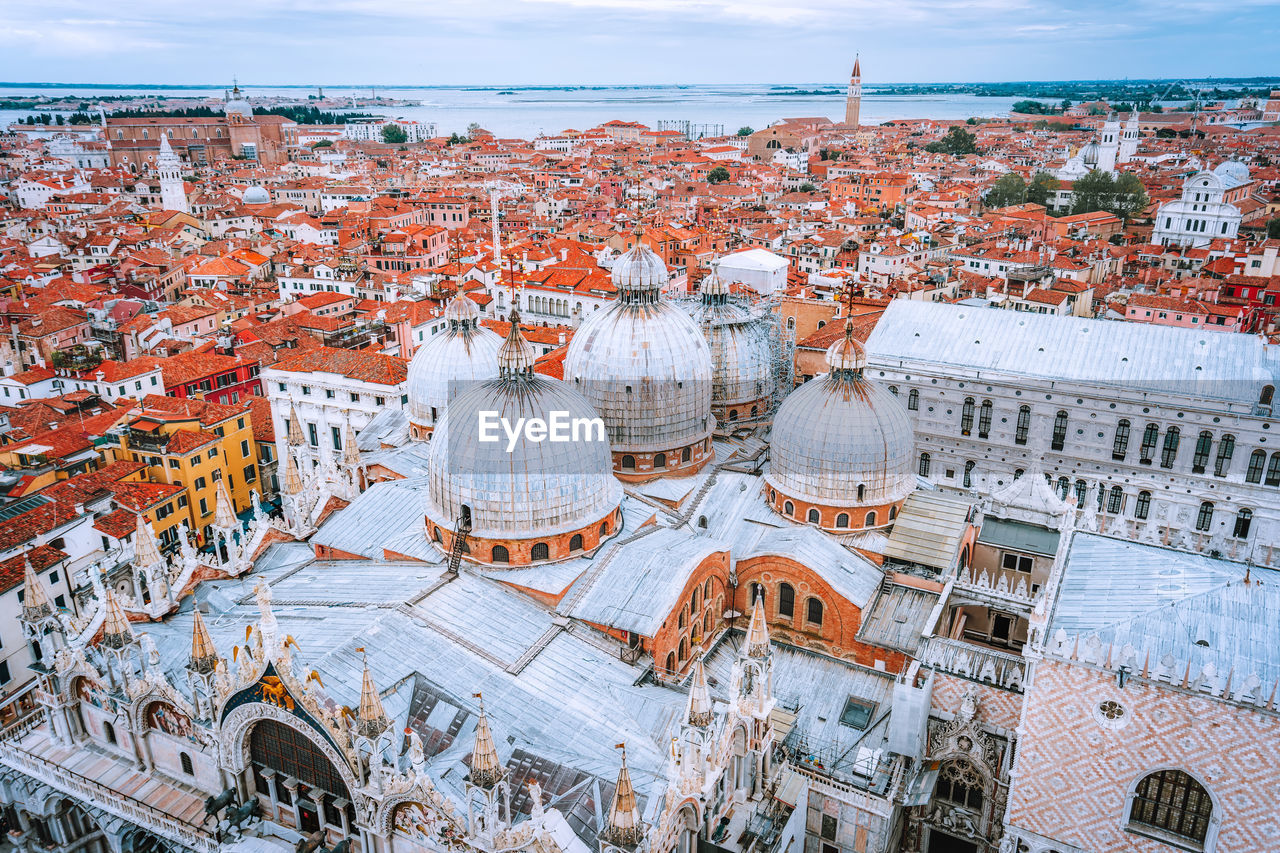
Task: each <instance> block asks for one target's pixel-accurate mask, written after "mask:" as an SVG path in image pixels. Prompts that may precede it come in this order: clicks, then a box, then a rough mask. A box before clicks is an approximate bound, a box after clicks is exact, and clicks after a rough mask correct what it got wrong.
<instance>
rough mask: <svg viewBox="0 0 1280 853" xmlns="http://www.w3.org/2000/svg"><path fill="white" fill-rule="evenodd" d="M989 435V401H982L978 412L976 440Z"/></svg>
mask: <svg viewBox="0 0 1280 853" xmlns="http://www.w3.org/2000/svg"><path fill="white" fill-rule="evenodd" d="M989 435H991V401H990V400H983V401H982V407H981V408H980V409H979V410H978V438H986V437H987V436H989Z"/></svg>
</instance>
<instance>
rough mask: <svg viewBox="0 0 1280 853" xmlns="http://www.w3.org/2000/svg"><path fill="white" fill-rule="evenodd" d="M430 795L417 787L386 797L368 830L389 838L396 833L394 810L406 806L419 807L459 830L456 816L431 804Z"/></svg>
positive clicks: (428, 791) (425, 790)
mask: <svg viewBox="0 0 1280 853" xmlns="http://www.w3.org/2000/svg"><path fill="white" fill-rule="evenodd" d="M431 794H432V791H430V790H428V789H426V788H423V787H422V786H421V785H418V786H415V787H414V788H411V789H410V790H408V791H405V792H404V793H402V794H396V795H393V796H390V797H387V798H386V799H384V800H383V801H382V802H381V803H380V804H379V805H378V811H377V814H376V815H375V816H374V819H373V825H372V826H371V827H370V830H371V831H372V832H373V833H374V834H375V835H379V836H381V837H383V838H387V837H389V836H390V835H391V834H392V833H393V832H395V831H396V825H395V821H396V809H398V808H400V807H401V806H407V805H417V806H421V807H422V809H423V811H425V812H427V813H428V814H430V815H434V816H436V818H437V819H439V820H440V821H441V822H442V823H448V824H451V825H453V826H454V828H455V829H461V827H460V826H459V825H458V822H457V818H456V816H454V815H452V814H449V813H448V812H446V811H445V810H443V809H442V808H441V807H440V806H439V805H437V804H436V803H433V802H432V796H431ZM441 802H444V800H441Z"/></svg>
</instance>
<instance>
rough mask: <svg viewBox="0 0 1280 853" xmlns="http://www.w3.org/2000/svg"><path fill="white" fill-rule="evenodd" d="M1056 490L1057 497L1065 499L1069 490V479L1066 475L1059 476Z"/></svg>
mask: <svg viewBox="0 0 1280 853" xmlns="http://www.w3.org/2000/svg"><path fill="white" fill-rule="evenodd" d="M1056 491H1057V493H1058V497H1059V498H1061V499H1062V500H1064V501H1065V500H1066V499H1067V493H1068V492H1070V491H1071V481H1070V480H1068V479H1067V478H1066V477H1059V478H1058V487H1057V489H1056Z"/></svg>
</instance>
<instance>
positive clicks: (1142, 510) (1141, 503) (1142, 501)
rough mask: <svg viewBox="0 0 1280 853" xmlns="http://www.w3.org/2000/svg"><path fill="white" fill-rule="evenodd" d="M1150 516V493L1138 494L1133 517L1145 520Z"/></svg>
mask: <svg viewBox="0 0 1280 853" xmlns="http://www.w3.org/2000/svg"><path fill="white" fill-rule="evenodd" d="M1150 514H1151V493H1150V492H1146V491H1143V492H1138V502H1137V504H1135V505H1134V507H1133V517H1134V518H1140V519H1145V518H1146V517H1147V516H1148V515H1150Z"/></svg>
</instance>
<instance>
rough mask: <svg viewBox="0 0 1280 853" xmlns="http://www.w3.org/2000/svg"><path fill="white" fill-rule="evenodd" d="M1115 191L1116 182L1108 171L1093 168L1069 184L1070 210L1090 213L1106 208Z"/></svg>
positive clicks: (1108, 206) (1109, 204)
mask: <svg viewBox="0 0 1280 853" xmlns="http://www.w3.org/2000/svg"><path fill="white" fill-rule="evenodd" d="M1115 192H1116V182H1115V181H1114V180H1113V179H1112V178H1111V174H1110V173H1109V172H1104V171H1102V170H1101V169H1094V170H1093V171H1092V172H1090V173H1089V174H1087V175H1085V176H1084V177H1083V178H1080V179H1079V180H1077V181H1075V182H1074V183H1072V185H1071V198H1072V202H1071V212H1072V213H1092V212H1093V211H1095V210H1108V209H1109V208H1110V206H1111V203H1112V197H1113V196H1114V195H1115Z"/></svg>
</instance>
